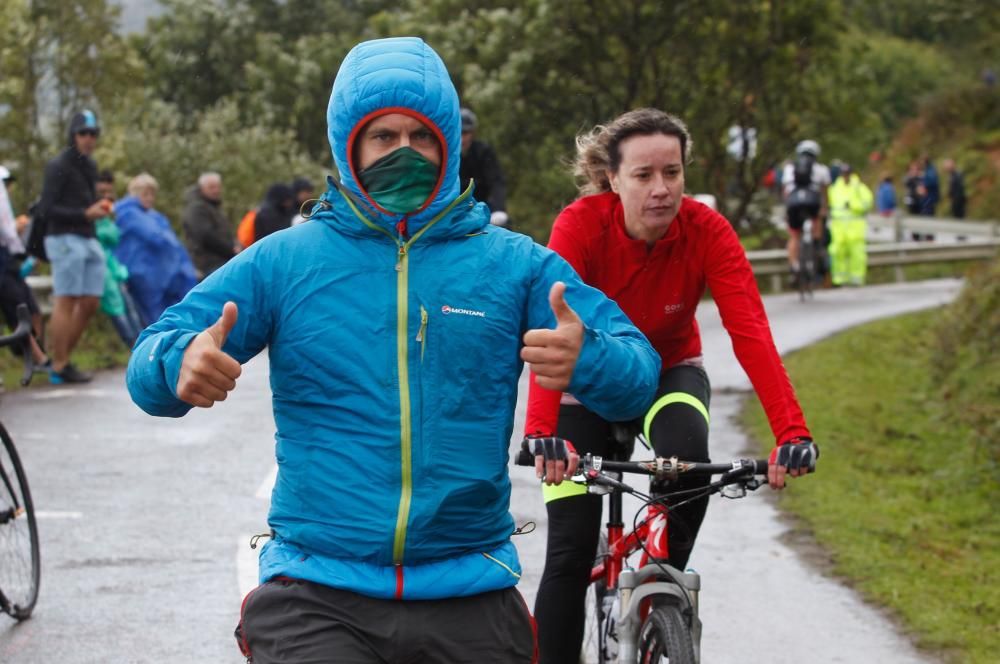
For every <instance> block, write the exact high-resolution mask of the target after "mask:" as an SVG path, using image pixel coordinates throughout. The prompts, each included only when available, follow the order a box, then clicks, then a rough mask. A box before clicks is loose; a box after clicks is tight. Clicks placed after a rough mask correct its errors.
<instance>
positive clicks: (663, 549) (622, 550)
mask: <svg viewBox="0 0 1000 664" xmlns="http://www.w3.org/2000/svg"><path fill="white" fill-rule="evenodd" d="M608 502H609V518H608V524H607V525H608V551H607V554H606V555H605V556H604V560H602V561H600V562H598V563H597V564H596V565H594V567H593V569H591V570H590V582H591V583H594V582H596V581H601V580H604V582H605V585H606V587H607V588H608V589H609V590H612V589H614V588H617V587H618V575H619V574H621V571H622V567H623V565H624V563H625V560H626V559H627V558H628V557H629V556H630V555H632V554H633V553H635V552H636V551H638V550H639V549H642V556H641V557H640V559H639V567H643V566H644V565H646V564H647V563H648V562H649V557H650V555H652V556H653V557H655V558H658V559H661V560H664V559H666V558H668V557H669V552H670V550H669V547H668V545H667V525H668V519H667V509H666V507H664V506H663V505H661V504H659V503H655V504H653V505H650V506H649V507H648V508H647V512H646V518H645V519H643V520H642V521H641V522H640V523H639V525H638V526H637V527H636V529H635V530H634V531H632V532H630V533H628V534H625V532H624V530H625V525H624V524H623V523H622V497H621V494H620V493H612V494H611V495H610V499H609V501H608ZM643 543H645V546H642V545H643Z"/></svg>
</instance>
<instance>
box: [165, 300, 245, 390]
mask: <svg viewBox="0 0 1000 664" xmlns="http://www.w3.org/2000/svg"><path fill="white" fill-rule="evenodd" d="M236 317H237V310H236V303H234V302H226V304H225V306H223V307H222V315H221V316H219V320H217V321H215V323H213V324H212V325H211V327H208V328H206V329H204V330H202V332H201V333H200V334H198V336H196V337H195V338H194V339H193V340H192V341H191V343H190V344H189V345H188V347H187V349H186V350H185V351H184V359H183V361H182V362H181V373H180V377H179V378H178V379H177V396H178V397H179V398H180V399H181V400H182V401H184V402H186V403H189V404H191V405H192V406H198V407H200V408H211V407H212V406H213V405H214V404H215V402H216V401H225V400H226V397H227V396H229V393H230V392H231V391H232V390H233V388H235V387H236V379H237V378H239V377H240V374H241V373H242V372H243V367H241V366H240V363H239V362H237V361H236V360H234V359H233V358H232V357H230V356H229V355H227V354H226V353H224V352H222V347H223V346H224V345H225V343H226V337H228V336H229V333H230V332H231V331H232V329H233V326H235V325H236Z"/></svg>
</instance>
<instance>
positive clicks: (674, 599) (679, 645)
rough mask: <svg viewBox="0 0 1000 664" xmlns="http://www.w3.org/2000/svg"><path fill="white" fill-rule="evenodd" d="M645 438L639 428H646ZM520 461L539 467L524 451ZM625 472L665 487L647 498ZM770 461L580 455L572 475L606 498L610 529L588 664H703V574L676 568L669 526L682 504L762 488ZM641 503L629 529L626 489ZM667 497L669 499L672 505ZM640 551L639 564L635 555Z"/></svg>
mask: <svg viewBox="0 0 1000 664" xmlns="http://www.w3.org/2000/svg"><path fill="white" fill-rule="evenodd" d="M639 437H640V439H641V438H642V437H641V434H640V436H639ZM516 463H517V464H518V465H525V466H533V465H534V457H533V456H532V455H530V454H526V452H525V451H524V450H522V452H521V453H520V454H519V456H518V457H517V460H516ZM624 473H635V474H640V475H647V476H649V477H651V478H653V479H654V480H656V481H657V482H658V483H660V484H662V483H667V489H666V490H665V492H663V493H658V494H657V495H656V496H655V497H652V496H648V495H646V494H644V493H642V492H640V491H637V490H636V489H634V488H632V487H631V486H629V485H628V484H625V483H624V482H622V480H621V478H622V475H623V474H624ZM766 474H767V459H756V460H755V459H734V460H733V461H730V462H728V463H701V462H688V461H681V460H678V459H677V458H676V457H672V458H669V459H665V458H662V457H658V458H656V459H652V460H650V461H621V460H608V459H604V458H603V457H600V456H594V455H590V454H587V455H585V456H583V457H581V459H580V466H579V468H578V470H577V474H576V475H574V476H573V478H572V480H571V481H574V482H579V483H583V484H586V485H587V487H588V491H590V492H591V493H598V494H605V495H607V496H608V507H609V510H608V515H609V518H608V523H607V533H606V534H602V542H601V545H600V547H599V551H598V556H597V560H595V565H594V567H593V569H592V570H591V573H590V586H589V588H588V592H587V622H586V628H585V629H586V631H585V633H584V646H583V653H582V656H583V660H582V661H583V662H584V664H610V663H612V662H617V663H619V664H633V663H635V662H639V663H641V664H651V663H657V664H658V663H660V662H670V664H697V663H698V662H700V661H701V620H700V618H699V617H698V592H699V590H700V589H701V577H700V576H699V575H698V574H697V572H694V571H693V570H688V571H681V570H678V569H676V568H674V567H671V566H670V565H669V564H668V563H667V562H666V560H667V559H668V557H669V550H668V546H667V532H668V526H669V523H670V512H671V511H672V510H673V509H675V508H676V507H678V506H679V505H681V504H684V503H686V502H688V501H691V500H696V499H698V498H701V497H703V496H709V495H713V494H716V493H721V494H722V495H723V496H724V497H727V498H742V497H744V496H745V495H746V494H747V492H748V491H754V490H756V489H758V488H759V487H761V486H763V485H764V484H765V483H766V481H765V480H762V479H761V478H760V476H763V475H766ZM682 475H683V476H685V477H706V476H716V475H718V476H719V478H718V479H717V480H715V481H713V482H711V483H709V484H708V485H705V486H702V487H698V488H695V489H684V490H673V491H671V490H670V489H669V484H670V483H671V482H674V481H676V480H677V478H678V477H680V476H682ZM625 493H628V494H631V495H634V496H636V497H638V498H639V499H641V500H642V501H643V503H644V504H643V505H642V507H640V508H639V510H638V511H637V512H636V514H635V517H634V519H633V522H632V531H631V532H628V533H626V532H625V531H624V523H623V522H622V495H623V494H625ZM668 501H670V502H669V504H668ZM640 551H641V557H640V558H639V562H638V568H636V569H633V568H632V567H630V566H629V558H630V556H632V555H633V554H635V553H637V552H640Z"/></svg>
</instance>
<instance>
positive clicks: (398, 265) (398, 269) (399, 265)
mask: <svg viewBox="0 0 1000 664" xmlns="http://www.w3.org/2000/svg"><path fill="white" fill-rule="evenodd" d="M404 258H406V245H404V244H400V245H399V255H398V256H397V257H396V272H402V271H403V259H404Z"/></svg>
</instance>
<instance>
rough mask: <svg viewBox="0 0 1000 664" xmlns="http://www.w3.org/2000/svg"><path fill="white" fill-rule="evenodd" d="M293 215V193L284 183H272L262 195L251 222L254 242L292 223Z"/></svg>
mask: <svg viewBox="0 0 1000 664" xmlns="http://www.w3.org/2000/svg"><path fill="white" fill-rule="evenodd" d="M294 216H295V194H294V193H293V192H292V188H291V187H289V186H288V185H286V184H273V185H271V187H270V188H269V189H268V190H267V194H265V196H264V202H263V203H262V204H261V206H260V209H259V210H257V218H256V219H254V222H253V235H254V242H256V241H257V240H260V239H261V238H263V237H267V236H268V235H270V234H271V233H276V232H278V231H280V230H284V229H286V228H288V227H289V226H291V225H292V217H294Z"/></svg>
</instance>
